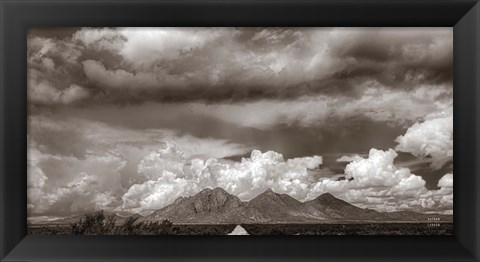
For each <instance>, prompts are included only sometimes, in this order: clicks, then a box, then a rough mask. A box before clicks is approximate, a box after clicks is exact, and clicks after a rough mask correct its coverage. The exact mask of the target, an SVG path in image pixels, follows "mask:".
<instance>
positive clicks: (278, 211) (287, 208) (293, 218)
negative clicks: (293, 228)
mask: <svg viewBox="0 0 480 262" xmlns="http://www.w3.org/2000/svg"><path fill="white" fill-rule="evenodd" d="M245 209H246V211H247V213H246V214H249V213H248V212H255V213H260V214H261V215H260V217H261V218H262V220H261V221H259V220H256V221H253V222H271V223H300V222H312V221H313V220H318V219H322V218H321V217H312V216H311V215H310V214H309V213H308V212H307V208H306V207H305V206H304V205H303V203H302V202H300V201H298V200H296V199H295V198H293V197H291V196H289V195H287V194H277V193H275V192H273V191H272V190H271V189H267V190H266V191H265V192H263V193H262V194H260V195H258V196H257V197H255V198H254V199H252V200H250V201H249V202H248V203H247V205H246V208H244V210H245Z"/></svg>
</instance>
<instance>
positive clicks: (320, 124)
mask: <svg viewBox="0 0 480 262" xmlns="http://www.w3.org/2000/svg"><path fill="white" fill-rule="evenodd" d="M27 70H28V72H27V77H28V81H27V95H28V98H27V99H28V119H27V127H28V132H27V133H28V137H27V146H28V148H27V152H28V156H27V157H28V174H27V182H28V184H27V221H26V223H27V233H28V234H30V235H425V236H426V235H453V30H452V28H450V27H448V28H447V27H446V28H441V27H435V28H433V27H432V28H429V27H425V28H421V27H418V28H417V27H416V28H401V27H395V28H393V27H392V28H346V27H339V28H315V27H311V28H298V27H291V28H290V27H282V28H273V27H267V28H249V27H240V28H223V27H214V28H185V27H178V28H165V27H164V28H162V27H159V28H143V27H137V28H73V27H63V28H48V27H42V28H31V29H30V30H28V35H27Z"/></svg>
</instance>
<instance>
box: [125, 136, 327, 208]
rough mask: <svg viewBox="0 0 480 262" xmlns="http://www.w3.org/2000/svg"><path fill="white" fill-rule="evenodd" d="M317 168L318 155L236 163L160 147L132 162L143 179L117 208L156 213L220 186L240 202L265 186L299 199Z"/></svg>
mask: <svg viewBox="0 0 480 262" xmlns="http://www.w3.org/2000/svg"><path fill="white" fill-rule="evenodd" d="M321 164H322V158H321V157H320V156H311V157H301V158H293V159H287V160H285V159H284V158H283V156H282V155H281V154H279V153H277V152H273V151H268V152H265V153H262V152H260V151H258V150H253V151H252V152H251V155H250V157H249V158H243V159H242V160H241V161H240V162H234V161H228V160H222V159H216V158H198V157H190V158H188V157H186V156H185V155H184V154H183V152H181V151H179V150H178V149H177V148H176V147H175V146H174V145H173V144H166V145H165V147H164V148H161V149H159V150H158V151H154V152H151V153H149V154H148V155H146V156H145V157H144V158H143V159H142V161H141V162H140V163H139V164H138V172H139V173H140V174H142V175H144V176H145V177H147V178H148V180H147V181H146V182H144V183H142V184H137V185H133V186H132V187H131V188H130V189H129V190H128V192H127V193H126V194H125V195H124V196H123V197H122V200H123V203H124V204H123V207H124V208H130V209H132V210H136V211H138V210H152V209H157V208H161V207H163V206H165V205H168V204H170V203H171V202H172V201H173V200H174V199H176V198H177V197H179V196H189V195H193V194H195V193H198V192H199V191H201V190H202V189H204V188H206V187H210V188H213V187H222V188H224V189H225V190H226V191H227V192H230V193H231V194H234V195H236V196H238V197H239V198H240V199H242V200H250V199H252V198H253V197H255V196H257V195H258V194H260V193H262V192H263V191H265V190H266V189H268V188H273V189H274V190H275V192H279V193H286V194H289V195H291V196H293V197H295V198H298V199H305V197H306V195H307V193H308V191H309V187H310V184H311V182H310V181H309V180H311V176H310V174H309V170H311V169H316V168H318V167H319V166H320V165H321Z"/></svg>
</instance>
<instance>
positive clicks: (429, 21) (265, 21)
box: [0, 0, 480, 261]
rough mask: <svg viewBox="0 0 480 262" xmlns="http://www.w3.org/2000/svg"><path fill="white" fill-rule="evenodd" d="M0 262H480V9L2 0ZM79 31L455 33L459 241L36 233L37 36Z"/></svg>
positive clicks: (459, 4) (290, 0) (269, 1)
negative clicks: (32, 146) (32, 128)
mask: <svg viewBox="0 0 480 262" xmlns="http://www.w3.org/2000/svg"><path fill="white" fill-rule="evenodd" d="M0 3H1V5H0V8H1V10H0V19H1V28H0V32H1V35H0V38H1V50H0V51H1V53H0V59H1V65H0V68H1V73H0V77H1V82H0V84H1V89H0V98H1V102H0V103H1V111H0V119H1V136H0V139H1V140H0V143H1V151H0V155H1V162H0V166H1V174H0V187H1V189H0V190H1V192H0V200H1V201H0V260H1V261H53V260H55V261H73V260H77V261H107V260H108V261H143V260H155V261H183V260H195V261H197V260H198V261H227V260H231V261H243V260H248V261H303V260H308V261H314V260H322V261H378V260H387V261H480V260H479V258H480V252H479V239H480V234H479V232H480V231H479V224H480V223H479V222H480V220H479V214H480V212H479V206H480V205H479V204H480V202H479V196H480V193H479V191H480V179H479V175H480V174H479V167H480V166H479V163H480V161H479V160H480V159H479V143H480V139H479V136H480V118H479V109H480V108H479V105H480V76H479V75H480V52H479V50H480V3H479V2H478V1H473V0H457V1H454V0H434V1H430V0H427V1H421V0H418V1H409V0H395V1H378V0H373V1H372V0H370V1H368V0H358V1H342V0H340V1H312V0H300V1H294V0H257V1H252V0H245V1H237V0H230V1H229V0H226V1H217V0H197V1H192V0H180V1H171V0H165V1H145V0H141V1H131V0H124V1H122V0H117V1H108V0H107V1H92V0H85V1H78V0H70V1H68V0H67V1H66V0H63V1H59V0H29V1H22V0H15V1H13V0H1V1H0ZM34 26H35V27H42V26H48V27H64V26H65V27H71V26H337V27H338V26H355V27H371V26H382V27H383V26H388V27H395V26H412V27H417V26H434V27H437V26H442V27H453V28H454V162H455V164H454V173H455V181H454V184H455V188H454V199H455V204H454V235H453V236H422V237H413V236H398V237H386V236H358V237H357V236H316V237H308V236H290V237H275V236H263V237H253V236H249V237H228V238H226V237H214V236H203V237H202V236H197V237H194V236H170V237H167V236H155V237H152V236H150V237H148V236H121V237H120V236H118V237H115V236H28V235H26V225H27V223H26V188H27V187H26V184H27V183H26V169H27V142H26V139H27V121H26V117H27V101H26V86H27V77H26V67H27V64H26V50H27V49H26V32H27V30H28V29H29V28H30V27H34Z"/></svg>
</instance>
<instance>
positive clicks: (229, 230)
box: [27, 212, 453, 235]
mask: <svg viewBox="0 0 480 262" xmlns="http://www.w3.org/2000/svg"><path fill="white" fill-rule="evenodd" d="M138 218H139V217H138V216H131V217H128V218H126V219H125V220H124V221H123V222H122V223H118V221H116V218H115V217H114V216H105V215H104V214H103V212H99V213H94V214H88V215H85V217H84V218H81V219H80V220H78V221H77V222H74V223H70V224H63V225H32V224H29V225H28V228H27V230H28V234H30V235H227V234H230V235H236V234H238V231H239V230H240V229H242V234H245V233H247V234H249V235H452V234H453V223H450V222H442V223H361V224H359V223H347V224H332V223H330V224H242V225H241V227H240V226H239V225H236V224H209V225H206V224H172V222H170V221H169V220H162V221H157V222H138V221H137V220H138ZM243 229H244V230H245V231H246V232H243ZM235 230H236V231H235Z"/></svg>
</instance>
